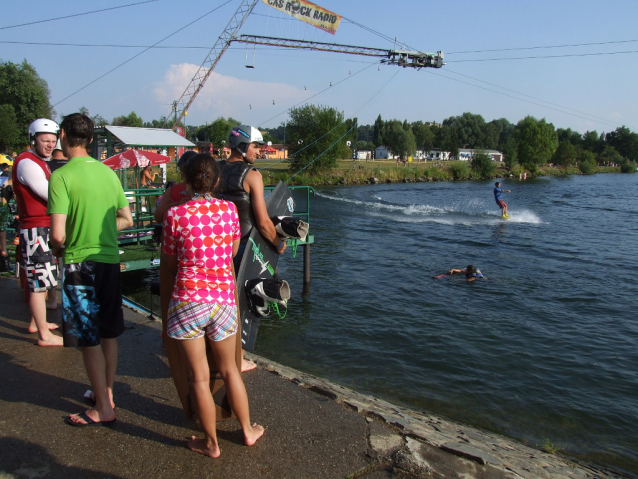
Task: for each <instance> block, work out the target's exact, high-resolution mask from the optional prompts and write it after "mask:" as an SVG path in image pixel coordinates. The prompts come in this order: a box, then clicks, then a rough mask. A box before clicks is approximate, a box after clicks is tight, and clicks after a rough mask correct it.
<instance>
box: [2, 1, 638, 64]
mask: <svg viewBox="0 0 638 479" xmlns="http://www.w3.org/2000/svg"><path fill="white" fill-rule="evenodd" d="M153 1H157V0H153ZM167 38H168V37H167ZM632 41H633V40H632ZM2 43H4V44H9V45H34V46H51V47H89V48H146V49H163V50H170V49H173V50H210V47H209V46H201V47H200V46H192V45H184V46H178V45H158V44H154V45H121V44H114V43H55V42H23V41H15V40H0V44H2ZM406 46H407V45H406ZM539 48H544V47H539ZM229 50H242V51H243V50H244V47H229ZM265 50H273V51H274V50H277V48H266V49H265ZM485 51H487V50H485ZM495 51H496V50H495ZM502 51H504V50H502ZM458 53H467V52H458ZM622 53H638V50H628V51H620V52H596V53H573V54H563V55H536V56H529V57H501V58H483V59H480V58H479V59H465V60H447V63H465V62H483V61H503V60H526V59H538V58H562V57H579V56H598V55H618V54H622ZM446 55H450V53H447V52H446ZM350 61H352V60H350ZM352 62H353V63H361V62H356V61H352ZM374 63H376V62H374Z"/></svg>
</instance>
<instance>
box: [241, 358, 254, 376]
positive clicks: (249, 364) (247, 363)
mask: <svg viewBox="0 0 638 479" xmlns="http://www.w3.org/2000/svg"><path fill="white" fill-rule="evenodd" d="M256 367H257V363H255V361H251V360H250V359H242V360H241V372H242V373H245V372H246V371H252V370H253V369H255V368H256Z"/></svg>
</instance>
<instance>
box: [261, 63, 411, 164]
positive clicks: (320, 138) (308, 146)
mask: <svg viewBox="0 0 638 479" xmlns="http://www.w3.org/2000/svg"><path fill="white" fill-rule="evenodd" d="M400 71H401V70H397V71H396V73H395V74H394V75H393V76H392V78H390V79H389V80H388V81H387V82H386V83H385V84H384V85H383V86H382V87H381V88H380V89H379V91H377V92H376V93H375V94H374V95H372V97H370V99H369V100H368V101H366V102H365V103H364V104H363V105H362V106H361V107H360V108H359V109H358V110H357V111H355V112H354V114H353V115H352V116H353V117H354V116H355V115H357V113H359V112H360V111H361V110H363V109H364V108H365V107H366V106H367V105H368V104H369V103H370V102H371V101H372V100H374V99H375V98H376V97H377V96H378V95H379V94H380V93H381V92H382V91H383V90H384V89H385V88H387V86H388V85H389V84H390V83H391V82H392V80H394V79H395V78H396V76H397V75H398V74H399V72H400ZM324 91H325V90H324ZM292 108H294V107H290V108H289V109H288V110H286V111H290V110H291V109H292ZM343 123H345V120H344V121H341V122H339V123H338V124H337V125H335V126H334V127H333V128H332V129H331V130H328V131H327V132H326V133H324V134H323V135H322V136H320V137H319V138H317V139H316V140H315V141H313V142H312V143H309V144H307V145H306V146H304V147H303V148H301V149H300V150H298V151H296V152H295V153H294V154H293V155H292V156H289V157H288V158H284V159H282V160H280V161H277V162H275V163H272V164H271V165H269V166H267V167H264V168H259V169H260V170H263V169H265V168H272V167H273V166H275V165H278V164H279V163H282V162H284V161H286V160H288V159H290V158H293V157H294V156H296V155H298V154H299V153H301V152H302V151H304V150H305V149H306V148H310V147H311V146H312V145H314V144H315V143H317V142H318V141H320V140H322V139H323V138H325V137H326V135H328V134H330V133H332V132H333V131H334V130H335V129H337V128H338V127H340V126H341V125H342V124H343ZM313 161H314V160H313Z"/></svg>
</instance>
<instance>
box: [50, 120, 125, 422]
mask: <svg viewBox="0 0 638 479" xmlns="http://www.w3.org/2000/svg"><path fill="white" fill-rule="evenodd" d="M60 128H61V134H60V142H61V144H62V150H63V152H64V154H65V156H66V157H67V158H69V162H68V163H67V164H66V165H65V166H64V168H60V169H58V170H56V171H54V172H53V174H52V175H51V178H50V179H49V203H48V210H47V213H49V214H50V215H51V245H52V246H53V248H54V252H55V253H56V254H57V255H58V256H60V255H62V256H63V257H64V267H63V270H62V307H63V311H62V320H63V328H64V346H67V347H81V348H82V355H83V357H84V365H85V367H86V370H87V374H88V376H89V381H90V382H91V386H92V388H93V392H94V396H95V408H93V409H89V410H88V411H85V412H82V413H79V414H73V415H70V416H68V417H67V418H66V420H65V421H66V423H67V424H69V425H71V426H76V427H85V426H111V427H112V426H114V425H115V411H114V410H113V408H114V403H113V382H114V381H115V370H116V368H117V357H118V346H117V337H118V336H119V335H120V334H122V332H123V331H124V318H123V314H122V288H121V282H120V265H119V254H118V244H117V232H118V231H119V230H122V229H124V228H128V227H129V226H132V225H133V218H132V216H131V210H130V209H129V206H128V202H127V200H126V197H125V196H124V191H123V190H122V185H121V184H120V182H119V180H118V178H117V176H116V175H115V173H114V172H113V171H111V169H110V168H109V167H107V166H105V165H104V164H102V163H101V162H99V161H97V160H95V159H93V158H91V157H90V156H89V154H88V152H87V150H88V148H89V146H90V144H91V141H92V140H93V122H92V121H91V119H90V118H88V117H87V116H86V115H81V114H80V113H74V114H72V115H68V116H66V117H65V118H64V120H63V121H62V124H61V125H60Z"/></svg>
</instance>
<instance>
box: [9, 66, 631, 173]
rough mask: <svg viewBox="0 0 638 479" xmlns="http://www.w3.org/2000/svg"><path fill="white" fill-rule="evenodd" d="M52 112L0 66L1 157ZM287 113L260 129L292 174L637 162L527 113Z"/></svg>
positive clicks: (37, 84) (124, 119) (154, 123)
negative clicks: (377, 164) (383, 150)
mask: <svg viewBox="0 0 638 479" xmlns="http://www.w3.org/2000/svg"><path fill="white" fill-rule="evenodd" d="M79 111H80V112H81V113H84V114H86V115H88V116H90V117H91V118H92V119H93V121H94V122H95V124H96V125H98V126H101V125H105V124H111V125H116V126H132V127H147V128H167V127H170V126H172V122H171V121H170V119H169V120H168V121H167V119H166V118H165V117H162V118H160V119H157V120H151V121H146V122H145V121H144V120H143V119H142V118H141V117H140V116H138V115H137V114H136V113H135V112H134V111H132V112H130V113H129V114H128V115H121V116H116V117H115V118H113V119H112V121H111V122H108V121H107V120H106V119H105V118H104V117H102V116H101V115H99V114H94V115H91V114H90V112H89V111H88V110H87V109H86V108H84V107H81V108H80V109H79ZM55 115H56V112H55V111H54V109H53V108H52V106H51V104H50V92H49V88H48V85H47V83H46V81H45V80H44V79H42V78H40V77H39V76H38V74H37V72H36V70H35V68H33V66H31V65H30V64H29V63H28V62H27V61H26V60H24V61H23V62H22V63H21V64H15V63H11V62H4V61H0V152H8V151H9V150H18V149H21V148H24V147H26V146H27V135H26V131H27V128H28V125H29V124H30V122H31V121H33V120H34V119H35V118H43V117H44V118H52V119H55ZM289 116H290V118H289V119H288V120H287V121H285V122H283V123H282V124H281V125H280V126H279V127H277V128H260V129H261V130H262V131H263V132H264V139H265V141H271V142H272V143H275V144H277V143H285V144H286V146H287V147H288V150H289V157H290V160H289V163H290V167H291V169H292V170H299V169H301V168H307V169H308V171H309V172H317V171H320V170H325V169H328V168H331V167H333V166H334V165H335V164H336V161H337V159H338V158H349V157H350V156H351V155H352V154H353V150H374V149H375V148H376V147H378V146H386V147H388V149H389V150H390V151H392V153H393V154H395V155H399V156H403V157H407V156H414V155H415V154H416V152H417V151H418V150H421V151H424V152H428V151H430V150H432V149H440V150H443V151H449V152H450V154H451V157H452V158H457V157H458V154H459V149H460V148H468V149H472V150H475V151H476V154H475V155H474V156H475V157H476V156H477V155H479V154H481V153H482V152H484V150H492V149H493V150H498V151H500V152H502V153H503V156H504V161H505V163H506V166H507V167H508V168H509V169H512V168H513V167H514V166H515V165H517V164H518V165H520V166H522V167H523V168H525V169H527V170H529V171H530V172H535V171H536V170H537V169H538V167H539V166H541V165H545V164H548V163H550V164H555V165H557V166H565V167H567V166H574V165H578V167H579V168H580V169H581V170H582V171H584V172H588V171H591V170H593V168H595V166H596V164H597V163H598V164H616V165H621V166H622V168H623V169H624V170H626V171H635V162H636V161H637V160H638V133H634V132H632V131H631V130H630V129H629V128H627V127H625V126H622V127H618V128H616V129H615V130H613V131H611V132H608V133H605V132H601V133H598V132H597V131H595V130H594V131H586V132H585V133H582V134H581V133H579V132H577V131H573V130H571V129H570V128H566V129H564V128H555V127H554V125H553V124H552V123H548V122H547V121H546V120H545V119H540V120H538V119H536V118H534V117H532V116H527V117H525V118H523V119H522V120H520V121H519V122H518V123H516V124H513V123H510V122H509V121H508V120H507V119H505V118H500V119H497V120H492V121H490V122H487V121H485V119H484V118H483V117H482V116H481V115H479V114H474V113H469V112H466V113H463V114H462V115H460V116H451V117H449V118H446V119H445V120H443V121H442V122H441V123H437V122H425V121H415V122H412V123H410V122H408V121H407V120H403V121H400V120H396V119H392V120H383V119H382V118H381V115H379V116H378V117H377V119H376V120H375V122H374V124H372V125H359V124H358V122H357V119H356V118H353V119H346V118H344V117H343V114H342V113H341V112H339V111H338V110H337V109H335V108H332V107H328V106H319V105H305V106H302V107H298V108H292V109H291V110H290V112H289ZM240 123H241V122H240V121H238V120H236V119H234V118H230V117H229V118H223V117H218V118H216V119H212V121H211V122H210V123H206V124H205V125H187V126H186V125H183V124H182V126H183V127H184V129H185V131H186V137H187V138H188V139H189V140H192V141H204V142H211V143H213V145H214V147H215V148H221V147H222V146H224V145H225V143H226V141H227V138H228V132H229V131H230V129H231V128H232V127H233V126H236V125H238V124H240ZM256 126H258V127H259V125H256ZM482 161H484V158H483V160H482Z"/></svg>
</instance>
